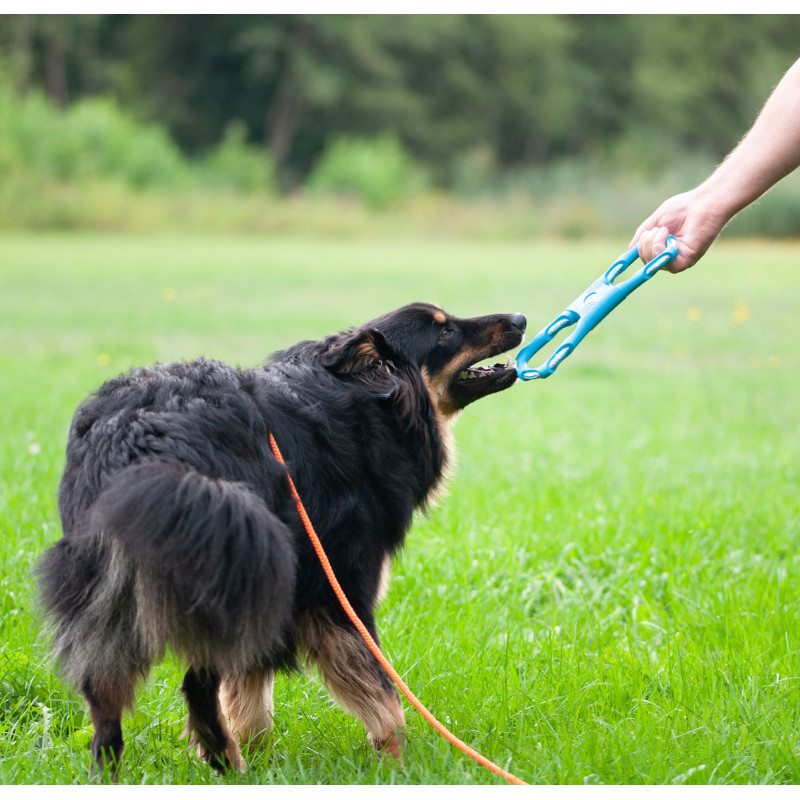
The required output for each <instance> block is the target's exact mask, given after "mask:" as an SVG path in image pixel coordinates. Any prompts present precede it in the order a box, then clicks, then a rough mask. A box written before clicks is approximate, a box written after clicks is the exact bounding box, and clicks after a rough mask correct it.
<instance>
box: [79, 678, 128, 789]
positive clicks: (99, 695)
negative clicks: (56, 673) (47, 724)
mask: <svg viewBox="0 0 800 800" xmlns="http://www.w3.org/2000/svg"><path fill="white" fill-rule="evenodd" d="M134 687H135V678H133V677H131V679H130V680H129V681H122V682H120V683H118V685H116V686H113V685H108V684H107V683H106V682H105V681H104V682H103V683H102V684H100V683H99V682H97V681H93V680H91V679H90V680H87V681H86V682H85V683H84V684H83V687H82V692H83V696H84V697H85V698H86V702H87V703H88V704H89V713H90V715H91V717H92V725H93V726H94V734H93V735H92V743H91V751H92V757H93V758H94V761H95V765H96V769H97V770H98V771H99V772H100V774H102V773H104V772H105V771H106V770H108V771H109V773H110V775H111V778H112V780H114V781H116V780H117V774H118V772H119V765H120V762H121V761H122V750H123V748H124V746H125V745H124V742H123V740H122V710H123V709H124V708H126V707H130V706H131V705H132V703H133V691H134Z"/></svg>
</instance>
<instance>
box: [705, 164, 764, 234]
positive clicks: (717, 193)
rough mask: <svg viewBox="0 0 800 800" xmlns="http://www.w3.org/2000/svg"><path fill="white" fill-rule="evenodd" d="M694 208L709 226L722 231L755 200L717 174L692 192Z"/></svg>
mask: <svg viewBox="0 0 800 800" xmlns="http://www.w3.org/2000/svg"><path fill="white" fill-rule="evenodd" d="M691 194H692V206H693V207H694V209H695V211H696V213H697V214H698V216H700V217H701V218H703V219H704V220H705V221H706V222H707V223H708V224H709V225H713V226H714V227H716V228H717V229H718V230H722V228H724V227H725V225H727V224H728V222H730V220H731V219H733V217H734V216H735V215H736V214H738V213H739V212H740V211H741V210H742V209H743V208H745V207H746V206H747V205H749V204H750V203H751V202H752V201H753V199H754V198H751V197H749V196H748V195H747V194H745V193H742V192H739V191H737V189H736V186H735V184H734V185H730V186H729V185H728V184H727V183H726V181H725V180H724V178H721V177H718V176H717V175H716V173H715V174H714V175H712V176H711V177H710V178H709V179H708V180H706V181H705V182H704V183H701V184H700V186H698V187H697V188H696V189H694V190H692V192H691Z"/></svg>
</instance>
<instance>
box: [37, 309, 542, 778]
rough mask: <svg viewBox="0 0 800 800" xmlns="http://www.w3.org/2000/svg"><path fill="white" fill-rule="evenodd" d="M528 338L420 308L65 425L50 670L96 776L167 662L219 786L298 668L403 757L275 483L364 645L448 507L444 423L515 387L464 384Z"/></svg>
mask: <svg viewBox="0 0 800 800" xmlns="http://www.w3.org/2000/svg"><path fill="white" fill-rule="evenodd" d="M525 324H526V320H525V317H524V316H522V315H521V314H496V315H492V316H485V317H477V318H471V319H460V318H457V317H454V316H451V315H450V314H447V313H445V312H444V311H443V310H442V309H441V308H439V307H438V306H435V305H430V304H426V303H415V304H412V305H408V306H404V307H403V308H400V309H399V310H397V311H393V312H391V313H388V314H385V315H383V316H380V317H378V318H377V319H374V320H372V321H371V322H368V323H366V324H365V325H362V326H360V327H357V328H354V329H350V330H348V331H345V332H342V333H339V334H336V335H332V336H327V337H325V338H323V339H320V340H317V341H304V342H300V343H299V344H296V345H294V346H293V347H290V348H288V349H287V350H284V351H281V352H278V353H275V354H274V355H273V357H272V358H271V360H270V361H269V362H268V363H267V364H266V365H264V366H262V367H259V368H256V369H236V368H233V367H230V366H227V365H225V364H222V363H220V362H217V361H212V360H206V359H198V360H196V361H192V362H189V363H173V364H166V365H156V366H153V367H148V368H138V369H133V370H131V371H130V372H128V373H127V374H124V375H121V376H119V377H116V378H113V379H112V380H109V381H108V382H107V383H105V384H103V385H102V386H101V387H100V388H99V389H98V390H97V391H96V392H95V393H94V394H93V395H91V396H90V397H89V398H88V399H87V400H85V401H84V402H83V403H82V404H81V405H80V406H79V407H78V409H77V411H76V413H75V417H74V419H73V421H72V426H71V429H70V432H69V438H68V443H67V453H66V466H65V469H64V473H63V476H62V478H61V483H60V486H59V493H58V505H59V514H60V517H61V522H62V527H63V537H62V538H61V539H60V540H59V541H58V542H56V544H55V545H53V546H52V547H51V548H50V549H49V550H48V551H47V552H46V553H45V554H44V556H43V558H42V560H41V562H40V564H39V566H38V573H39V579H40V584H41V594H42V599H43V606H44V611H45V613H46V614H47V616H48V618H49V620H50V623H51V625H52V628H53V651H54V656H55V658H56V660H57V661H58V662H59V664H60V667H61V669H62V671H63V673H64V676H65V678H66V679H67V680H68V681H69V682H71V683H72V684H73V685H74V686H75V687H76V688H77V689H78V690H79V691H80V692H81V693H82V694H83V696H84V698H85V700H86V702H87V704H88V706H89V711H90V715H91V719H92V723H93V726H94V732H93V736H92V741H91V745H90V747H91V752H92V755H93V758H94V762H95V764H96V765H97V768H99V769H100V770H101V771H102V770H103V769H110V770H111V772H112V776H115V775H116V771H117V769H118V766H119V763H120V759H121V756H122V750H123V739H122V728H121V718H122V712H123V710H124V709H126V708H130V707H131V705H132V703H133V700H134V692H135V688H136V684H137V682H138V681H139V680H141V679H143V678H144V676H146V674H147V672H148V670H149V668H150V666H151V665H152V664H153V663H154V662H156V661H158V660H159V659H160V658H161V657H162V656H163V654H164V652H165V650H166V649H167V648H169V649H171V650H172V651H173V652H175V653H177V654H178V655H179V656H181V657H182V658H183V659H185V662H186V663H187V666H188V670H187V672H186V674H185V677H184V679H183V684H182V692H183V695H184V697H185V701H186V705H187V709H188V721H187V726H186V733H187V735H188V736H189V739H190V743H191V744H192V746H196V747H197V750H198V753H199V755H200V756H201V757H202V758H203V759H205V760H206V761H208V762H209V763H210V764H211V765H212V766H213V767H215V768H216V769H218V770H228V769H238V770H243V769H244V766H245V765H244V761H243V758H242V755H241V752H240V749H239V744H238V743H239V742H242V743H251V744H259V743H263V742H264V741H266V740H267V739H268V737H269V735H270V731H271V726H272V717H273V710H274V706H273V701H272V686H273V681H274V676H275V672H276V671H277V670H289V671H291V670H293V669H296V668H297V667H298V665H299V663H300V659H301V658H304V659H306V660H307V661H308V662H310V663H313V664H315V665H316V667H317V669H318V671H319V673H320V675H321V677H322V680H323V682H324V684H325V685H326V687H327V689H328V691H329V692H330V693H331V694H332V696H333V697H334V698H335V699H336V700H337V702H338V703H339V704H340V705H341V706H342V707H343V708H344V709H346V710H347V711H349V712H350V713H352V714H353V715H354V716H355V717H357V718H358V719H359V720H360V721H361V722H362V723H363V725H364V727H365V729H366V731H367V737H368V739H369V742H370V744H371V745H372V746H373V747H374V748H375V749H376V750H378V751H382V752H386V753H388V754H389V755H391V756H394V757H400V755H401V750H402V745H403V742H404V734H403V729H404V725H405V722H404V716H403V710H402V707H401V704H400V699H399V696H398V694H397V692H396V690H395V689H394V687H393V685H392V683H391V681H390V680H389V678H388V676H387V675H386V674H385V672H384V671H383V669H382V668H381V667H380V665H379V664H378V663H377V661H376V660H375V659H374V657H373V656H372V654H371V653H370V651H369V650H368V649H367V646H366V645H365V644H364V642H363V641H362V640H361V638H360V636H359V635H358V634H357V632H356V630H355V628H354V627H353V625H352V624H351V623H350V621H349V620H348V619H347V617H346V616H345V613H344V611H343V610H342V609H341V607H340V605H339V602H338V601H337V599H336V597H335V595H334V593H333V591H332V589H331V588H330V586H329V585H328V582H327V580H326V578H325V575H324V573H323V571H322V569H321V567H320V564H319V562H318V561H317V557H316V555H315V553H314V551H313V549H312V547H311V544H310V542H309V540H308V537H307V535H306V532H305V529H304V528H303V525H302V523H301V520H300V518H299V516H298V512H297V509H296V506H295V504H294V501H293V499H292V497H291V495H290V492H289V487H288V482H287V473H286V469H287V467H288V471H289V474H290V475H291V476H292V478H293V479H294V481H295V483H296V485H297V488H298V491H299V494H300V496H301V498H302V499H303V501H304V503H305V505H306V508H307V510H308V514H309V516H310V518H311V520H312V521H313V523H314V526H315V528H316V530H317V533H318V535H319V537H320V539H321V541H322V544H323V546H324V548H325V550H326V552H327V554H328V557H329V559H330V562H331V564H332V566H333V569H334V571H335V573H336V575H337V577H338V579H339V581H340V583H341V585H342V587H343V589H344V591H345V593H346V594H347V596H348V598H349V600H350V602H351V604H352V606H353V608H354V609H355V611H356V613H357V614H358V615H359V617H360V618H361V619H362V621H363V622H364V624H365V626H366V627H367V629H368V630H369V631H370V633H371V634H372V636H373V637H374V638H375V639H376V641H377V640H378V635H377V631H376V626H375V608H376V605H377V604H378V603H379V602H380V600H381V598H382V596H383V595H384V593H385V590H386V585H387V580H388V574H389V562H390V559H391V556H392V555H393V554H394V553H395V552H396V551H397V550H398V548H399V547H400V546H401V545H402V544H403V539H404V537H405V534H406V532H407V530H408V528H409V526H410V525H411V520H412V514H413V513H414V511H415V510H416V509H424V508H425V507H426V505H427V504H429V503H430V502H431V500H432V498H433V497H434V494H435V493H436V492H437V489H439V488H440V487H441V484H442V481H443V479H444V476H445V472H446V468H447V465H448V462H449V461H450V459H451V458H452V452H451V448H452V445H451V439H450V435H449V425H450V422H451V421H452V420H453V419H454V418H455V417H456V415H457V414H458V413H459V412H460V411H461V410H462V409H463V408H464V407H465V406H467V405H468V404H470V403H472V402H474V401H476V400H479V399H480V398H482V397H486V396H487V395H489V394H492V393H495V392H499V391H502V390H504V389H507V388H509V387H510V386H511V385H512V384H513V383H514V382H515V381H516V370H515V368H514V367H513V366H512V365H511V362H510V359H507V360H506V362H505V363H497V364H495V365H494V366H478V365H477V364H478V362H480V361H483V360H485V359H490V358H494V357H495V356H497V355H499V354H501V353H505V352H506V351H507V350H509V349H511V348H513V347H516V346H517V345H519V344H520V342H521V341H522V337H523V333H524V331H525ZM270 433H272V434H273V435H274V436H275V439H276V440H277V442H278V444H279V446H280V448H281V450H282V452H283V455H284V457H285V458H286V462H287V467H283V466H281V465H280V464H279V463H278V462H277V460H276V459H275V457H274V456H273V454H272V452H271V450H270V445H269V435H270Z"/></svg>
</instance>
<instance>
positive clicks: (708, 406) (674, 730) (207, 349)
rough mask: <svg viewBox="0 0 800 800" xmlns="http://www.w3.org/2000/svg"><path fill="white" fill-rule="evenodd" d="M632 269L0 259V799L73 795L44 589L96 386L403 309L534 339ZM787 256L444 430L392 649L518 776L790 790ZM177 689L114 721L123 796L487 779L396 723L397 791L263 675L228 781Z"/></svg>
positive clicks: (795, 425)
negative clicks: (596, 288)
mask: <svg viewBox="0 0 800 800" xmlns="http://www.w3.org/2000/svg"><path fill="white" fill-rule="evenodd" d="M624 245H625V242H621V241H611V242H583V243H580V244H573V245H565V244H559V243H547V242H537V243H533V244H526V243H514V244H508V243H486V242H483V243H479V242H472V243H465V242H459V241H456V240H452V241H426V242H419V241H406V240H393V241H375V240H372V241H366V240H365V241H341V240H328V241H325V240H313V241H309V240H303V239H299V238H295V239H260V238H252V239H247V238H212V237H209V238H199V237H193V238H178V237H138V238H137V237H128V238H125V237H119V236H105V237H104V236H97V235H74V236H66V235H58V236H56V235H52V236H27V235H19V236H4V237H3V238H2V239H0V397H1V398H2V404H3V414H2V418H0V426H2V427H0V548H1V549H0V780H2V781H3V782H4V783H72V782H80V781H86V780H88V769H89V756H88V751H87V744H88V739H89V737H90V735H91V727H90V723H89V719H88V716H87V714H86V712H85V710H84V707H83V704H82V702H81V700H80V698H79V697H78V696H77V695H76V694H75V693H74V692H73V691H71V690H70V689H69V688H68V687H66V686H65V685H64V684H62V683H61V681H60V680H59V678H58V677H57V675H56V673H55V672H54V671H53V670H52V669H51V667H50V666H49V665H48V662H47V654H46V640H45V638H44V636H43V634H42V632H41V618H40V616H39V614H38V613H37V611H36V601H35V592H34V587H33V583H32V579H31V577H30V573H31V568H32V567H33V565H34V563H35V561H36V559H37V557H38V555H39V554H40V553H41V552H42V551H43V549H44V548H45V547H46V546H47V545H48V544H49V543H51V542H53V541H55V539H56V538H57V537H58V536H59V535H60V531H59V523H58V517H57V512H56V506H55V492H56V487H57V484H58V479H59V474H60V470H61V468H62V466H63V458H64V455H63V454H64V444H65V439H66V434H67V429H68V425H69V422H70V419H71V416H72V413H73V411H74V408H75V406H76V404H77V403H78V402H79V401H80V400H81V399H82V398H83V397H84V396H85V395H86V394H87V393H88V392H89V391H91V390H92V389H93V388H95V387H96V386H97V385H98V384H99V383H100V382H101V381H103V380H104V379H106V378H109V377H111V376H112V375H114V374H116V373H117V372H119V371H121V370H124V369H127V368H128V367H129V366H131V365H133V364H141V363H148V362H152V361H154V360H168V359H181V358H189V357H193V356H196V355H199V354H204V355H207V356H213V357H218V358H222V359H225V360H228V361H231V362H235V363H239V364H242V365H254V364H257V363H258V362H259V361H261V360H262V359H263V358H264V357H265V356H266V355H267V354H268V353H269V352H270V351H272V350H273V349H275V348H278V347H281V346H284V345H287V344H290V343H292V342H294V341H296V340H298V339H301V338H307V337H315V336H319V335H322V334H325V333H328V332H332V331H334V330H337V329H339V328H342V327H346V326H348V325H351V324H356V323H359V322H362V321H365V320H367V319H368V318H370V317H371V316H374V315H377V314H378V313H381V312H383V311H386V310H389V309H391V308H394V307H397V306H399V305H401V304H402V303H405V302H407V301H411V300H415V299H424V300H431V301H435V302H439V303H441V304H443V305H444V306H445V308H447V309H448V310H450V311H452V312H454V313H456V314H459V315H471V314H481V313H489V312H495V311H517V310H518V311H523V312H525V313H526V314H527V315H528V318H529V324H530V327H531V332H534V331H535V330H537V329H538V328H539V327H540V326H541V325H543V324H545V323H546V322H548V321H549V320H550V319H551V318H553V317H554V316H555V315H556V314H557V313H558V312H559V311H561V309H562V308H563V307H564V306H565V305H566V304H567V303H568V302H569V301H570V300H572V299H573V298H574V297H575V296H576V295H577V294H578V292H579V291H580V290H581V289H582V288H583V287H584V286H586V285H587V284H588V283H589V282H590V280H592V279H593V278H595V277H596V275H598V274H599V273H600V271H601V270H602V269H603V268H604V267H605V266H607V264H609V263H610V262H611V260H612V259H613V258H614V257H615V256H616V255H617V254H618V253H619V252H620V251H621V250H622V249H623V247H624ZM798 255H800V253H799V252H798V247H797V245H793V244H786V245H780V246H778V245H761V244H755V243H746V242H741V241H739V242H737V243H724V242H723V243H720V244H719V245H717V247H716V248H715V249H714V250H712V252H711V254H709V255H708V256H707V258H706V259H705V261H703V262H702V264H701V265H700V266H698V267H697V268H696V269H695V270H693V271H691V272H690V273H688V274H686V275H684V276H680V277H673V276H666V275H664V276H661V275H660V276H657V277H656V278H655V279H654V281H653V282H652V283H650V284H649V285H648V286H646V287H645V288H643V289H642V290H641V291H640V292H638V293H637V294H636V295H634V296H633V297H632V298H631V299H629V300H628V301H627V302H626V304H625V305H624V306H622V307H621V308H620V309H619V310H618V311H617V312H616V313H615V314H614V315H613V316H612V317H611V318H610V319H609V320H607V321H606V322H605V323H604V324H603V326H601V328H599V329H598V330H597V331H595V332H594V333H593V334H592V335H591V336H590V337H589V339H588V340H587V341H586V342H584V344H583V345H582V346H581V348H580V349H579V350H578V351H577V352H576V353H575V354H574V355H573V356H572V357H571V358H570V360H569V361H567V362H566V363H565V364H564V365H563V366H562V367H561V369H560V370H559V373H558V374H557V375H556V376H555V377H553V378H551V379H550V380H548V381H543V382H538V383H533V384H524V385H523V384H521V385H517V386H515V387H514V388H513V389H511V390H509V391H508V392H505V393H503V394H500V395H496V396H493V397H490V398H487V399H485V400H483V401H481V402H480V403H478V404H476V405H474V406H472V407H470V408H468V409H467V410H466V412H465V413H464V414H463V416H462V417H461V419H459V421H458V422H457V424H456V428H455V438H456V441H457V443H458V465H457V469H456V471H455V474H454V476H453V478H452V480H451V485H450V492H449V495H448V496H447V497H446V498H445V499H444V500H443V501H442V503H441V504H440V505H439V507H437V508H436V509H435V510H434V511H433V512H432V513H431V514H430V516H429V517H428V518H422V517H420V518H419V519H418V520H417V521H416V523H415V525H414V528H413V529H412V531H411V532H410V535H409V538H408V545H407V547H406V549H405V551H404V553H403V554H402V556H401V557H400V558H399V559H398V560H397V562H396V565H395V569H394V575H393V580H392V584H391V589H390V592H389V595H388V597H387V599H386V601H385V602H384V604H383V607H382V609H381V611H380V615H379V620H380V628H381V631H382V633H383V640H384V645H385V649H386V651H387V654H388V656H389V657H390V659H391V660H392V662H393V663H394V665H395V666H396V668H397V669H398V670H399V671H400V673H401V674H402V675H403V676H404V678H405V679H406V680H407V682H408V683H409V684H410V685H411V687H412V688H413V689H414V690H415V691H416V693H417V694H418V696H419V697H420V698H421V699H422V700H423V702H425V703H426V704H427V705H428V706H429V708H430V709H431V710H432V711H433V712H434V713H435V714H436V715H437V716H438V717H439V718H440V719H442V720H443V721H444V722H445V723H446V724H449V725H451V726H452V728H453V730H454V731H455V733H456V734H457V735H459V736H460V737H461V738H463V739H464V740H466V741H467V742H468V743H469V744H471V745H473V746H474V747H476V748H477V749H478V750H480V751H481V752H483V753H484V754H485V755H486V756H488V757H489V758H491V759H492V760H494V761H496V762H498V763H500V764H501V765H503V766H506V767H507V768H509V769H510V770H511V771H513V772H515V773H516V774H517V775H519V776H520V777H522V778H523V779H525V780H527V781H530V782H541V783H584V782H585V783H638V782H641V783H665V784H673V783H678V784H680V783H749V782H752V783H797V782H800V734H799V733H798V732H799V731H800V725H799V724H798V709H800V685H799V684H800V659H799V658H798V644H799V643H798V631H800V578H799V577H798V575H800V571H799V570H798V567H800V554H799V553H800V551H799V549H798V540H800V504H799V503H798V495H799V493H798V482H799V480H798V479H799V478H800V448H799V447H798V435H800V378H798V368H799V367H800V355H798V350H797V342H798V340H800V315H798V312H797V301H796V298H797V296H798V294H799V293H800V270H798V268H797V262H798ZM690 309H694V310H693V311H690ZM690 317H692V318H690ZM698 317H699V319H698ZM737 320H738V322H737ZM180 680H181V665H180V664H179V663H177V661H175V660H170V659H168V660H167V661H166V662H164V663H163V664H161V665H159V666H158V667H157V668H155V669H154V670H153V672H152V674H151V676H150V679H149V680H148V681H147V683H146V684H145V685H144V686H143V687H142V689H141V691H140V693H139V696H138V700H137V704H136V707H135V710H134V712H133V713H132V714H131V715H128V716H126V718H125V721H124V733H125V737H126V741H127V749H126V755H125V762H124V767H123V771H122V780H123V781H124V782H129V783H209V784H225V783H262V782H263V783H501V782H502V781H500V779H498V778H495V777H494V776H491V775H490V774H489V773H487V772H485V771H484V770H482V769H481V768H480V767H478V766H477V765H475V764H473V763H472V762H471V761H469V760H468V759H467V758H465V757H464V756H462V755H461V754H459V753H458V752H456V751H454V750H453V749H452V748H451V747H449V746H448V745H447V744H446V743H445V742H444V741H442V740H441V739H440V738H439V737H438V736H437V735H436V734H435V733H433V732H432V731H431V730H430V729H429V728H428V727H427V726H426V725H425V723H424V722H423V721H422V720H421V719H420V718H419V717H418V715H417V714H416V713H414V712H413V711H412V710H410V709H409V710H408V711H407V717H408V722H409V746H408V753H407V758H406V764H407V770H406V771H402V770H400V769H398V768H397V767H395V766H393V765H392V764H389V763H385V762H379V761H377V760H376V759H375V758H374V757H373V755H372V754H371V752H370V750H369V747H368V746H367V744H366V742H365V739H364V735H363V731H362V729H361V726H360V725H359V724H358V723H357V722H356V721H355V720H354V719H353V718H351V717H349V716H348V715H346V714H345V713H344V712H342V711H341V710H339V709H338V707H336V706H335V705H334V704H333V703H332V702H331V701H330V700H329V699H328V697H327V695H326V694H325V692H324V691H323V689H322V688H321V687H320V685H319V683H318V682H317V681H316V679H308V678H306V677H305V676H303V675H297V676H280V677H279V678H278V681H277V685H276V706H277V714H276V733H275V742H274V746H273V750H272V753H271V755H268V754H253V755H251V758H250V767H249V769H248V771H247V773H246V774H245V775H243V776H238V775H237V776H228V777H220V776H217V775H216V774H214V773H213V772H211V771H210V770H209V769H208V768H207V767H206V766H205V765H203V764H201V763H200V762H198V761H197V760H196V759H195V758H194V756H193V755H192V754H190V753H189V752H188V751H187V748H186V745H185V742H184V741H182V740H181V739H180V738H179V736H180V731H181V729H182V726H183V714H184V712H183V707H182V701H181V697H180V692H179V688H178V687H179V685H180Z"/></svg>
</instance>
